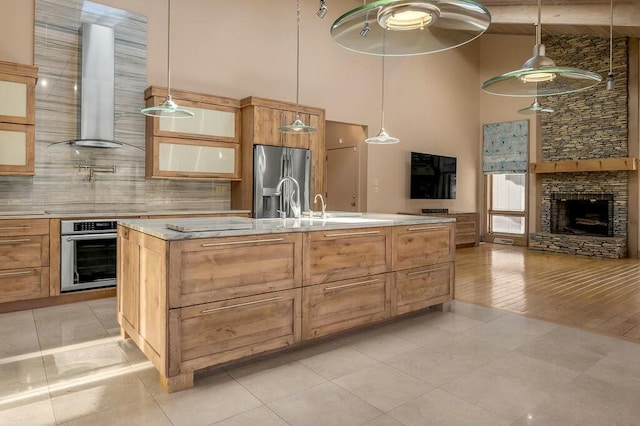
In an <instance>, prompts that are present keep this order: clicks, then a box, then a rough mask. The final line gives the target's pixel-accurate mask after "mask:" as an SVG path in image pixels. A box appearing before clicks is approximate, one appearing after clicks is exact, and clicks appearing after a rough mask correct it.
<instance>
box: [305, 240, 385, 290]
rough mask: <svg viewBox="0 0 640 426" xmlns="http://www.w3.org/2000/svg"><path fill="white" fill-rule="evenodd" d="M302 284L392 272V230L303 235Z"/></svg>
mask: <svg viewBox="0 0 640 426" xmlns="http://www.w3.org/2000/svg"><path fill="white" fill-rule="evenodd" d="M304 238H305V242H304V260H303V261H304V268H303V270H304V279H303V282H304V285H305V286H306V285H314V284H320V283H326V282H332V281H338V280H344V279H349V278H357V277H364V276H367V275H374V274H381V273H385V272H388V271H390V270H391V228H389V227H375V228H357V229H340V230H331V231H315V232H307V233H305V236H304Z"/></svg>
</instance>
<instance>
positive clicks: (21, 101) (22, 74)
mask: <svg viewBox="0 0 640 426" xmlns="http://www.w3.org/2000/svg"><path fill="white" fill-rule="evenodd" d="M37 77H38V68H37V67H34V66H30V65H21V64H14V63H10V62H0V174H5V175H9V174H12V175H33V174H34V163H35V162H34V156H35V155H34V146H35V117H36V113H35V87H36V81H37Z"/></svg>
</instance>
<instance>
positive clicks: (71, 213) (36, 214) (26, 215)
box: [0, 208, 251, 219]
mask: <svg viewBox="0 0 640 426" xmlns="http://www.w3.org/2000/svg"><path fill="white" fill-rule="evenodd" d="M250 213H251V212H250V211H249V210H187V209H175V210H172V209H148V210H135V209H133V210H126V211H122V210H111V209H99V208H96V209H86V210H64V211H63V210H58V211H56V210H51V211H48V210H46V211H45V210H2V211H0V219H71V218H73V219H93V218H96V219H101V218H111V217H116V218H126V217H136V216H168V215H176V216H183V215H184V216H188V215H205V214H211V215H214V214H237V215H240V214H250Z"/></svg>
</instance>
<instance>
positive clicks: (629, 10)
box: [485, 2, 640, 38]
mask: <svg viewBox="0 0 640 426" xmlns="http://www.w3.org/2000/svg"><path fill="white" fill-rule="evenodd" d="M485 3H487V4H485V6H486V7H487V9H489V11H490V12H491V26H490V27H489V31H488V32H490V33H500V34H530V35H534V34H535V23H536V22H537V21H538V7H537V5H534V4H522V3H520V4H518V5H504V4H501V5H491V4H490V2H485ZM541 11H542V19H541V22H542V32H543V33H544V34H587V35H597V36H603V37H605V36H608V35H609V25H610V5H609V4H593V3H592V4H578V2H576V4H574V3H571V4H564V5H556V4H553V5H546V6H543V7H542V8H541ZM613 26H614V35H615V36H627V37H638V38H640V7H639V6H638V4H631V3H628V2H623V3H619V2H618V3H614V11H613Z"/></svg>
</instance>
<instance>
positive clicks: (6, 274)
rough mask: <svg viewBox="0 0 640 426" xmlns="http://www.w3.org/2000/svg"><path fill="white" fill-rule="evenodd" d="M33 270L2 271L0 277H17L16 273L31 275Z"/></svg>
mask: <svg viewBox="0 0 640 426" xmlns="http://www.w3.org/2000/svg"><path fill="white" fill-rule="evenodd" d="M32 273H33V271H19V272H3V273H0V277H17V276H18V275H31V274H32Z"/></svg>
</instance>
